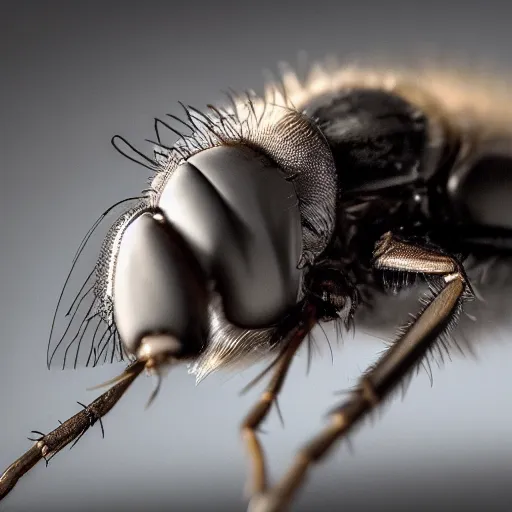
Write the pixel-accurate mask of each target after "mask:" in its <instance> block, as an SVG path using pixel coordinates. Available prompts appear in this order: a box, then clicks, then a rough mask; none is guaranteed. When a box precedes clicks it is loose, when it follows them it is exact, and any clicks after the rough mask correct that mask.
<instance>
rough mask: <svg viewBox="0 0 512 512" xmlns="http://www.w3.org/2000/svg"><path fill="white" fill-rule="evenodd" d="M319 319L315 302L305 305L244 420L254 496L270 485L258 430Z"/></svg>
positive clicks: (244, 434) (244, 433)
mask: <svg viewBox="0 0 512 512" xmlns="http://www.w3.org/2000/svg"><path fill="white" fill-rule="evenodd" d="M316 320H317V318H316V310H315V308H314V307H313V306H312V305H308V306H306V308H305V310H304V316H303V318H302V319H301V320H300V323H299V325H298V326H297V327H296V328H295V329H294V331H293V333H292V335H291V337H290V339H289V341H288V342H287V344H286V346H285V348H284V349H283V351H282V352H281V354H280V355H279V357H278V358H277V360H276V363H275V365H274V372H273V375H272V378H271V380H270V382H269V384H268V386H267V387H266V389H265V391H264V392H263V393H262V395H261V397H260V399H259V401H258V402H257V403H256V404H255V405H254V407H253V408H252V409H251V410H250V411H249V413H248V414H247V416H246V417H245V419H244V421H243V422H242V425H241V432H242V437H243V439H244V441H245V443H246V445H247V449H248V452H249V459H250V462H251V466H252V473H251V479H250V489H249V493H250V495H251V496H256V495H259V494H261V493H262V492H264V491H265V490H266V487H267V474H266V468H265V456H264V453H263V448H262V446H261V443H260V441H259V439H258V436H257V434H256V431H257V429H258V427H259V426H260V425H261V423H262V422H263V421H264V420H265V418H266V417H267V415H268V413H269V412H270V409H271V407H272V404H273V403H274V402H275V401H276V399H277V396H278V394H279V392H280V391H281V388H282V387H283V384H284V380H285V378H286V374H287V372H288V369H289V367H290V364H291V362H292V360H293V357H294V356H295V354H296V353H297V350H298V349H299V348H300V346H301V345H302V342H303V341H304V338H305V337H306V336H307V334H308V333H309V332H310V331H311V329H312V328H313V326H314V325H315V323H316Z"/></svg>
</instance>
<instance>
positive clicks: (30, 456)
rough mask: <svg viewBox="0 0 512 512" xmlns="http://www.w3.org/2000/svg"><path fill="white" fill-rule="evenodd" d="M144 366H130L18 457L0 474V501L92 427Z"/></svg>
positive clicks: (136, 364) (138, 364)
mask: <svg viewBox="0 0 512 512" xmlns="http://www.w3.org/2000/svg"><path fill="white" fill-rule="evenodd" d="M144 366H145V362H142V363H141V362H137V363H135V364H134V365H132V366H130V367H129V368H127V369H126V371H125V373H124V374H123V376H122V378H121V379H120V380H119V382H118V383H117V384H115V385H114V386H112V387H111V388H110V389H109V390H108V391H106V392H105V393H103V395H101V396H99V397H98V398H97V399H96V400H94V402H91V403H90V404H89V405H88V406H86V407H84V409H82V410H81V411H80V412H79V413H77V414H75V415H74V416H72V417H71V418H69V419H68V420H67V421H65V422H64V423H62V424H61V425H59V426H58V427H57V428H56V429H55V430H52V431H51V432H50V433H49V434H46V435H43V436H41V438H40V439H38V440H37V441H36V443H35V444H34V446H32V448H30V449H29V450H28V451H26V452H25V453H24V454H23V455H22V456H21V457H20V458H19V459H17V460H16V461H14V462H13V463H12V464H11V465H10V466H9V467H8V468H7V469H6V470H5V471H4V472H3V474H2V476H0V501H1V500H2V499H3V498H5V496H7V494H9V492H10V491H11V490H12V489H13V488H14V486H15V485H16V483H17V482H18V480H19V479H20V478H21V477H22V476H23V475H24V474H25V473H27V472H28V471H30V470H31V469H32V468H33V467H34V466H35V465H36V464H37V463H38V462H39V461H40V460H41V459H45V460H46V461H49V460H50V459H51V458H52V457H54V456H55V455H56V454H57V453H58V452H59V451H61V450H62V449H63V448H64V447H65V446H67V445H68V444H69V443H71V442H76V441H78V439H79V438H80V437H81V436H83V435H84V434H85V432H86V431H87V430H88V429H89V428H90V427H92V426H93V425H94V424H95V423H96V422H97V421H100V420H101V418H102V417H103V416H105V414H107V413H108V412H109V411H110V410H111V409H112V408H113V407H114V405H116V404H117V402H118V401H119V400H120V399H121V397H122V396H123V395H124V394H125V392H126V391H127V389H128V388H129V387H130V385H131V383H132V382H133V381H134V380H135V378H136V377H137V376H138V375H139V374H140V373H141V372H142V370H143V369H144Z"/></svg>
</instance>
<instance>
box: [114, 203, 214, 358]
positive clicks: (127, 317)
mask: <svg viewBox="0 0 512 512" xmlns="http://www.w3.org/2000/svg"><path fill="white" fill-rule="evenodd" d="M113 296H114V319H115V323H116V327H117V329H118V331H119V335H120V337H121V340H122V342H123V344H124V346H125V347H126V349H127V351H128V352H130V353H131V354H134V355H138V354H139V352H140V350H146V351H147V350H150V351H151V354H150V355H151V357H152V358H153V359H155V358H156V359H158V356H159V354H157V353H156V352H157V351H158V350H160V351H161V352H166V353H167V355H168V356H170V357H177V358H183V357H188V356H191V357H194V356H195V355H197V353H198V352H200V350H201V348H202V347H203V345H204V343H205V342H206V338H207V326H208V323H207V307H208V293H207V284H206V279H205V278H204V274H203V272H202V270H201V268H200V266H199V264H198V263H197V260H196V258H195V256H194V255H193V254H192V252H191V251H190V250H189V249H188V246H187V244H186V242H184V240H183V239H182V238H181V236H180V235H179V234H178V233H176V231H175V230H174V229H173V228H172V227H171V226H170V225H169V223H167V222H166V221H165V219H164V217H163V216H162V215H159V214H158V213H157V214H156V215H154V214H152V213H148V212H146V213H142V214H141V215H139V216H138V217H136V218H135V219H134V220H133V221H132V222H131V223H130V225H129V226H128V227H127V228H126V230H125V232H124V234H123V238H122V240H121V243H120V247H119V252H118V256H117V260H116V267H115V273H114V294H113ZM143 339H146V340H148V339H152V340H153V341H152V342H151V344H150V345H148V344H147V343H146V344H145V345H144V344H143ZM169 340H172V342H170V341H169ZM146 355H147V354H146Z"/></svg>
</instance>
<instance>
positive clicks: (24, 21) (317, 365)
mask: <svg viewBox="0 0 512 512" xmlns="http://www.w3.org/2000/svg"><path fill="white" fill-rule="evenodd" d="M185 4H187V5H185ZM464 4H465V5H464V7H463V8H462V7H459V5H456V3H455V2H453V3H449V2H444V3H443V4H440V5H436V4H435V3H434V2H426V3H425V4H424V6H418V5H417V3H416V2H403V4H400V3H399V2H375V3H373V4H372V3H368V2H362V1H358V2H354V3H344V2H336V3H333V4H332V5H329V4H327V3H325V2H320V1H318V0H315V1H312V2H309V3H306V2H303V3H291V2H286V3H285V2H282V3H281V4H279V3H278V2H276V5H273V3H268V4H266V3H264V2H254V3H251V4H246V3H241V2H227V1H216V2H204V3H203V4H201V3H193V4H192V3H190V4H188V3H187V2H180V3H177V2H176V3H175V2H168V3H163V2H160V3H159V2H139V3H133V5H132V3H131V2H20V1H17V2H5V1H4V2H2V4H1V6H2V15H1V18H2V21H1V22H0V23H1V25H2V26H1V27H0V28H1V30H0V37H1V43H0V51H1V56H2V61H1V62H2V75H1V81H0V87H1V94H0V101H1V109H0V123H1V137H0V144H1V151H0V155H1V172H2V181H1V183H2V186H1V195H2V196H1V201H0V208H1V224H0V229H1V236H0V240H1V242H0V243H1V249H0V251H1V252H0V254H1V256H0V257H1V267H0V276H1V281H0V290H1V292H0V297H1V299H0V300H1V308H0V315H1V316H0V340H1V343H2V356H1V359H0V390H1V392H0V411H1V413H0V414H1V423H0V433H1V435H0V468H4V467H6V466H7V465H8V464H9V463H10V462H11V461H13V460H14V459H15V458H16V457H17V456H19V455H20V454H21V453H22V452H23V451H24V450H25V449H27V448H28V447H29V446H30V443H29V441H27V440H26V439H25V437H26V436H27V435H29V431H30V430H32V429H39V430H43V431H48V430H51V429H53V428H54V427H55V426H56V424H57V420H58V419H61V420H63V419H65V418H67V417H68V416H70V415H71V414H73V413H74V412H76V411H77V410H78V409H79V406H77V405H76V404H75V405H74V401H75V400H80V401H83V402H88V401H91V400H92V399H93V398H94V397H95V396H96V392H88V391H86V388H87V387H90V386H93V385H96V384H99V383H101V382H102V381H104V380H106V379H107V378H110V377H112V376H114V375H115V374H117V373H118V372H119V371H120V369H121V368H120V367H119V366H116V367H112V366H106V367H102V368H99V369H96V370H89V369H83V370H79V371H64V372H60V371H51V372H48V371H47V369H46V366H45V354H46V336H47V333H48V328H49V325H50V321H51V317H52V314H53V308H54V306H55V300H56V298H57V296H58V293H59V291H60V288H61V286H62V283H63V279H64V277H65V275H66V273H67V270H68V268H69V264H70V261H71V259H72V257H73V254H74V251H75V249H76V247H77V245H78V243H79V242H80V240H81V238H82V235H83V234H84V233H85V231H86V230H87V229H88V228H89V226H90V224H91V223H92V221H93V220H94V219H95V218H96V217H97V215H98V214H99V213H100V212H101V211H103V209H105V208H106V207H107V206H109V205H110V204H111V203H113V202H114V201H117V200H118V199H121V198H123V197H125V196H129V195H132V194H133V193H137V192H138V191H139V189H140V188H142V187H143V186H144V185H145V178H146V175H147V172H146V171H145V170H144V169H141V168H139V167H137V166H136V165H134V164H132V163H131V162H129V161H127V160H126V159H123V158H122V157H121V156H119V155H118V154H117V153H116V152H115V151H114V150H113V149H112V148H111V146H110V138H111V136H112V135H113V134H115V133H120V134H122V135H124V136H126V137H127V138H128V140H130V141H133V142H135V143H137V142H139V141H142V140H143V139H144V138H146V137H152V136H153V133H152V118H153V116H158V115H163V114H165V113H166V112H169V111H172V112H174V113H178V112H179V110H178V108H177V101H178V100H181V101H183V102H184V103H190V104H193V105H196V106H198V107H202V106H203V105H205V104H206V103H208V102H214V101H216V100H219V99H221V98H222V95H221V92H220V91H222V90H225V89H226V88H227V87H234V88H247V87H251V88H255V89H257V90H258V89H260V88H261V86H262V84H263V74H262V70H263V69H264V68H272V69H275V65H276V63H277V62H278V61H281V60H287V61H290V62H292V63H295V62H296V58H297V55H298V52H299V51H300V50H306V51H307V52H308V54H309V56H310V58H312V59H315V58H322V57H324V56H325V55H326V54H329V53H335V54H337V55H338V57H339V58H340V59H345V58H346V59H349V60H350V58H351V57H352V56H358V55H363V56H364V55H370V56H371V55H375V54H377V55H385V56H388V57H389V56H394V55H397V56H402V55H405V54H413V53H414V52H416V51H420V52H422V53H425V52H426V53H428V52H434V53H435V54H437V55H445V54H448V55H463V56H467V57H470V58H471V59H474V60H475V61H484V62H486V61H489V60H492V61H494V62H495V63H496V64H497V65H498V66H501V67H503V68H505V69H509V67H510V64H511V62H510V57H509V55H510V42H511V36H510V32H509V31H510V8H508V7H507V3H506V2H495V3H492V2H482V3H481V4H480V5H479V4H478V3H476V2H475V3H468V2H465V3H464ZM460 5H462V3H461V4H460ZM397 315H398V313H397ZM400 318H401V319H403V318H404V317H403V315H402V316H400ZM480 325H481V326H482V325H486V324H483V323H482V324H480ZM509 329H510V325H508V328H507V324H504V326H503V328H502V329H501V330H499V331H498V332H497V335H496V336H495V334H496V333H495V334H493V335H492V338H493V339H500V340H502V341H503V343H485V339H486V338H489V339H490V338H491V335H490V334H489V333H487V334H485V332H486V331H485V329H482V330H483V331H484V334H482V335H480V334H478V336H476V338H478V339H480V341H481V342H482V343H480V345H479V347H478V350H477V352H478V362H476V363H475V361H474V359H472V358H466V359H464V358H461V357H458V356H457V355H455V356H454V361H453V362H451V363H449V364H448V365H447V367H446V368H444V369H442V370H438V369H437V368H434V386H433V388H432V389H431V387H430V383H429V379H428V377H427V375H426V374H425V373H424V372H421V373H420V374H419V376H418V378H417V379H416V380H415V381H414V383H413V384H412V385H411V387H410V389H409V392H408V393H407V395H406V397H405V400H404V401H403V402H402V403H400V400H396V401H395V402H394V404H393V406H392V407H389V408H387V409H386V410H385V411H384V412H383V413H381V414H379V415H377V417H376V418H375V421H374V423H378V427H377V426H375V425H374V426H372V425H371V424H366V425H365V426H364V428H363V429H362V430H360V431H359V432H358V433H357V434H355V435H354V436H353V437H352V444H353V449H354V453H353V454H350V452H349V451H348V450H347V449H346V448H344V449H342V450H339V451H337V452H336V454H335V455H334V456H333V457H331V458H330V459H329V460H328V461H327V462H326V463H325V464H324V465H322V467H320V468H318V469H317V470H316V471H315V472H314V474H313V476H312V478H311V479H310V482H309V487H308V488H307V490H306V491H305V492H303V493H302V494H301V496H300V499H299V502H298V505H299V506H298V508H297V509H298V510H299V509H300V510H307V509H309V508H313V507H314V508H315V509H316V510H320V509H322V510H323V509H325V510H338V509H339V510H344V511H350V510H356V509H357V510H388V509H389V510H395V511H398V510H411V509H413V510H437V511H439V510H484V509H486V510H512V486H511V485H510V483H511V482H512V436H511V432H512V414H511V413H510V411H511V409H512V402H511V397H512V378H511V377H510V374H511V370H512V366H511V361H512V357H511V356H512V344H510V343H506V341H507V338H509V337H510V336H509V334H508V333H509V332H510V331H509ZM318 340H319V345H320V346H321V347H322V352H323V356H322V357H318V358H316V359H315V362H314V364H313V367H312V370H311V373H310V375H309V376H306V372H305V368H306V358H305V355H301V356H300V357H299V358H298V360H297V363H296V365H295V366H294V367H293V370H292V372H291V375H290V378H289V380H288V381H287V383H286V387H285V393H284V395H283V397H282V399H281V402H280V403H281V408H282V411H283V414H284V416H285V421H286V428H285V429H284V430H283V428H282V427H281V426H280V424H279V421H278V419H277V415H276V414H275V413H273V414H272V415H271V418H270V421H269V422H268V424H267V425H266V427H265V429H266V431H267V432H268V434H267V435H266V436H264V442H265V445H266V448H267V452H268V453H270V454H271V456H270V463H271V467H272V475H273V476H276V477H277V476H278V475H280V474H281V473H282V472H283V470H284V469H285V468H286V466H287V462H288V460H289V458H290V457H291V455H292V453H293V452H294V450H295V449H296V448H297V447H298V446H299V445H300V443H301V442H302V441H304V440H306V439H307V437H308V436H309V435H310V434H311V433H313V432H314V431H315V430H316V429H318V428H319V427H320V426H321V425H322V422H323V419H322V418H323V415H324V413H325V412H326V411H327V410H328V409H329V408H330V407H331V406H332V405H333V404H334V403H335V400H336V397H334V396H333V394H332V393H333V391H335V390H339V389H343V388H346V387H348V386H349V385H351V384H352V383H353V382H354V380H353V379H354V378H355V377H356V376H357V374H358V372H359V371H360V370H362V369H364V367H365V366H366V365H367V364H368V363H369V362H371V361H372V360H373V359H374V358H375V356H376V354H377V352H378V351H380V350H381V348H382V342H381V341H380V340H379V339H377V338H375V337H372V336H369V335H367V334H365V333H364V332H358V334H357V335H356V337H355V338H352V337H351V336H348V337H347V339H346V340H345V342H344V344H343V346H341V345H340V346H339V347H336V346H334V364H331V361H330V357H329V351H328V347H327V344H326V343H324V340H323V338H322V334H321V333H320V335H319V336H318ZM256 371H257V369H253V370H251V371H248V372H245V373H244V374H242V375H234V376H225V375H219V376H214V377H211V378H209V379H208V380H207V381H205V382H204V383H203V384H201V385H200V386H199V387H197V388H196V387H195V384H194V379H193V378H192V377H191V376H189V375H187V373H186V370H185V369H184V368H183V369H181V370H176V371H173V372H172V373H171V374H170V375H169V377H168V378H167V379H166V380H165V382H164V387H163V391H162V393H161V395H160V396H159V397H158V400H157V401H156V402H155V403H154V405H153V406H152V407H151V408H150V409H149V410H147V411H144V405H145V402H146V400H147V398H148V395H149V393H150V391H151V389H152V386H153V382H152V381H151V380H150V379H140V381H139V382H137V383H136V384H135V385H134V386H133V388H132V390H131V391H130V393H129V394H128V395H127V396H126V397H125V399H124V400H123V401H122V402H121V403H120V404H119V405H118V407H116V409H115V411H114V412H112V413H111V414H110V415H109V416H108V417H107V419H106V420H105V428H106V439H105V440H102V439H101V434H100V429H99V428H98V427H97V428H95V429H94V430H92V431H91V432H89V433H88V435H87V436H86V437H85V438H84V439H83V440H82V441H81V442H80V443H79V444H78V445H77V447H76V448H75V449H74V450H73V451H72V452H69V451H68V450H65V451H64V452H63V453H62V454H60V455H59V456H57V457H56V458H55V459H54V460H53V461H52V463H51V464H50V467H49V468H48V469H45V468H44V465H41V466H40V467H39V466H38V467H36V469H34V470H33V471H32V472H31V473H30V474H29V475H27V476H26V477H24V478H23V479H22V481H20V483H19V484H18V486H17V488H16V489H15V491H14V492H13V493H12V494H11V495H10V496H9V497H8V499H6V500H5V502H3V503H2V504H1V505H0V509H1V510H5V511H6V512H14V511H29V510H30V511H37V510H53V511H61V510H91V509H95V510H106V509H109V510H114V509H117V508H118V507H119V508H121V507H122V509H123V510H132V509H133V510H135V509H137V508H139V507H141V508H142V507H144V508H145V509H146V510H157V509H159V507H160V505H162V504H167V507H168V508H170V509H172V510H224V511H227V510H231V509H232V510H244V502H243V495H242V490H243V485H244V471H245V467H246V466H245V461H244V458H243V456H244V449H243V446H242V444H241V442H240V441H239V438H238V433H237V428H238V424H239V421H240V419H241V418H242V416H243V415H244V413H245V412H246V411H247V410H248V408H249V406H250V405H251V403H252V402H253V400H254V398H255V396H256V393H257V390H255V391H254V392H253V393H250V394H249V395H247V396H244V397H242V398H240V397H239V396H238V391H239V390H240V389H241V388H242V387H243V385H244V384H246V383H247V382H248V381H249V379H250V377H251V376H252V375H254V373H255V372H256ZM301 507H302V508H301Z"/></svg>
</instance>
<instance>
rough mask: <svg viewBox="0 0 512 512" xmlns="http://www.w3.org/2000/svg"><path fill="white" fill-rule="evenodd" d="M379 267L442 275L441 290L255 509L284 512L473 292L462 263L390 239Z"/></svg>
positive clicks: (380, 247) (379, 252) (378, 253)
mask: <svg viewBox="0 0 512 512" xmlns="http://www.w3.org/2000/svg"><path fill="white" fill-rule="evenodd" d="M374 256H375V258H374V266H375V267H376V268H382V269H389V270H399V271H407V272H414V273H425V274H430V275H439V276H440V277H441V278H442V281H443V287H442V289H441V290H440V291H439V292H438V293H437V294H435V295H434V296H433V297H432V299H431V300H430V301H429V302H428V304H427V305H426V307H425V308H424V309H423V311H422V312H421V314H420V315H419V316H418V317H417V318H416V319H415V320H414V322H413V323H412V324H411V325H410V326H409V327H408V328H407V329H406V330H405V331H404V332H403V333H402V334H401V335H400V336H399V338H398V339H397V340H396V341H395V342H394V344H393V345H391V347H390V348H388V349H387V350H386V352H385V353H384V354H383V355H382V356H381V357H380V359H379V360H378V361H377V362H376V363H375V364H374V365H372V366H371V367H370V368H369V369H368V370H367V371H366V372H365V373H364V374H363V375H362V376H361V378H360V379H359V382H358V384H357V386H356V387H355V389H353V390H352V391H351V392H350V394H349V397H348V398H347V400H346V401H344V403H342V404H341V405H340V406H338V407H336V408H335V409H333V410H332V411H331V420H330V423H329V425H328V426H326V427H325V428H324V430H323V431H322V432H320V434H318V435H317V436H316V437H314V438H313V439H312V440H311V441H310V442H309V443H307V444H306V445H305V446H304V447H303V448H302V449H301V450H300V451H299V453H298V454H297V456H296V458H295V461H294V462H293V464H292V465H291V467H290V469H289V470H288V472H287V473H285V475H284V477H283V478H282V479H281V480H280V481H279V482H278V484H277V485H276V486H275V487H274V488H273V489H271V490H270V491H269V492H268V493H267V494H266V495H260V497H259V499H257V500H256V501H255V502H254V503H251V505H252V507H251V508H250V510H254V511H255V510H257V511H258V512H260V511H265V512H270V511H278V510H283V509H284V508H285V507H286V506H287V505H289V503H290V502H291V500H292V498H293V496H294V494H295V493H296V491H297V490H298V489H299V488H300V486H301V484H302V483H303V482H304V480H305V477H306V474H307V471H308V470H309V468H310V467H311V466H312V465H313V464H314V463H317V462H319V461H320V460H321V459H322V458H324V457H325V456H326V455H327V454H328V453H329V451H330V450H331V449H332V448H333V446H334V444H335V443H336V442H337V441H339V440H340V439H342V438H343V437H345V436H346V435H347V434H348V433H349V432H350V430H351V429H352V428H353V427H354V426H355V425H356V424H357V423H359V422H360V421H361V420H362V419H363V418H364V417H366V416H367V415H368V413H370V412H371V411H372V410H373V409H374V408H375V407H376V406H377V405H378V404H379V403H380V402H381V401H383V400H384V399H385V398H386V397H388V396H389V395H390V393H391V392H392V391H393V390H394V389H396V387H397V386H398V385H399V384H400V383H402V382H403V381H404V379H405V378H406V377H407V376H408V375H409V374H410V372H411V371H412V370H413V369H414V368H416V367H417V365H418V364H420V363H421V360H422V358H423V357H424V356H425V355H426V353H427V352H428V350H429V349H430V348H431V347H432V345H433V343H434V342H435V341H436V339H437V338H438V337H439V336H440V335H441V334H442V333H443V331H444V330H445V329H446V328H447V326H448V325H449V324H450V322H451V321H453V320H454V318H455V316H456V314H457V311H458V307H459V305H460V302H461V300H462V299H463V298H464V295H465V293H470V287H469V283H468V282H467V280H466V277H465V274H464V271H463V269H462V266H461V264H460V263H459V262H458V261H457V260H456V259H455V258H453V257H451V256H448V255H445V254H442V253H441V252H437V251H434V250H430V249H424V248H422V247H419V246H418V245H414V244H409V243H407V242H404V241H402V240H400V239H398V238H395V237H393V235H391V234H389V233H388V234H386V235H385V236H384V237H383V238H382V239H381V240H380V241H379V242H378V244H377V246H376V250H375V252H374Z"/></svg>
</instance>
